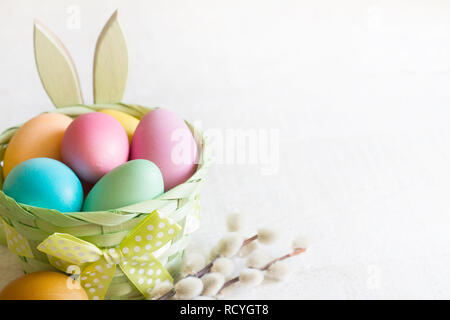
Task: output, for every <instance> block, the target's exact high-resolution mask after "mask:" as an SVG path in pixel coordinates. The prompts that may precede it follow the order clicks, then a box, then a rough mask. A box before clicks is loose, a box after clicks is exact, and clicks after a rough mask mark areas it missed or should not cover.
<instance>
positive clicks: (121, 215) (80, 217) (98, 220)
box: [0, 12, 210, 299]
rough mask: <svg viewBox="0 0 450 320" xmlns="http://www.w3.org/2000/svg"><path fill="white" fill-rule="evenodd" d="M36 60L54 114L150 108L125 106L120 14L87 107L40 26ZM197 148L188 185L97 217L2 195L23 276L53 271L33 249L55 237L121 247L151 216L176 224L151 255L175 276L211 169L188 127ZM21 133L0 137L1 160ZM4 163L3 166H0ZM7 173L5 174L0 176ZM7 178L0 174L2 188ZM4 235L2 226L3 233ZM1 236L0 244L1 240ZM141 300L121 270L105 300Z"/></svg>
mask: <svg viewBox="0 0 450 320" xmlns="http://www.w3.org/2000/svg"><path fill="white" fill-rule="evenodd" d="M34 46H35V57H36V63H37V67H38V72H39V76H40V78H41V80H42V83H43V85H44V88H45V90H46V92H47V94H48V95H49V97H50V99H51V100H52V102H53V104H54V105H55V106H56V108H55V109H54V110H52V111H49V112H51V113H61V114H65V115H67V116H70V117H72V118H76V117H77V116H79V115H82V114H85V113H89V112H95V111H99V110H101V109H116V110H119V111H122V112H125V113H127V114H129V115H131V116H134V117H136V118H138V119H141V118H142V117H143V116H144V115H145V114H146V113H147V112H149V111H151V110H153V109H151V108H146V107H143V106H139V105H132V104H124V103H121V102H118V101H122V97H123V93H124V90H125V87H126V77H127V71H128V64H127V63H128V56H127V48H126V44H125V40H124V37H123V34H122V31H121V28H120V26H119V24H118V21H117V12H115V13H114V14H113V15H112V17H111V18H110V19H109V21H108V22H107V23H106V25H105V27H104V29H103V30H102V33H101V34H100V36H99V39H98V41H97V46H96V52H95V59H94V100H95V104H94V105H92V106H89V105H85V104H84V102H83V98H82V95H81V90H80V85H79V79H78V75H77V72H76V68H75V66H74V64H73V61H72V59H71V58H70V55H69V54H68V52H67V50H66V49H65V47H64V46H63V45H62V43H61V42H60V41H59V40H58V39H57V38H56V36H55V35H54V34H53V33H51V32H50V31H49V30H48V29H47V28H45V27H44V26H43V25H42V24H40V23H38V22H36V24H35V32H34ZM186 124H187V125H188V127H189V128H190V130H191V132H192V134H193V136H194V138H195V140H196V143H197V145H198V150H199V165H198V168H197V171H196V172H195V173H194V175H193V176H192V177H191V178H189V179H188V180H187V181H186V182H184V183H182V184H180V185H178V186H176V187H175V188H173V189H171V190H169V191H167V192H165V193H164V194H162V195H161V196H160V197H158V198H157V199H153V200H148V201H144V202H140V203H135V204H133V205H130V206H126V207H123V208H120V209H115V210H109V211H99V212H70V213H61V212H59V211H57V210H50V209H43V208H37V207H32V206H28V205H23V204H20V203H17V202H16V201H14V199H12V198H10V197H8V196H7V195H5V194H4V193H3V192H2V191H0V216H1V217H3V219H4V220H5V221H6V222H7V223H8V224H10V225H11V226H12V227H13V228H14V229H15V230H16V231H17V232H18V233H19V234H20V235H22V236H23V237H24V238H26V239H27V240H28V243H29V245H30V246H31V251H32V254H33V256H34V258H25V257H22V256H21V257H19V258H20V260H21V262H22V266H23V270H24V271H25V272H26V273H30V272H35V271H42V270H55V269H54V268H53V267H52V266H51V265H50V264H49V261H48V258H47V255H46V254H44V253H43V252H41V251H39V250H37V249H36V246H37V245H38V244H39V243H40V242H42V241H43V240H44V239H46V238H47V237H48V236H50V235H52V234H53V233H55V232H57V233H67V234H71V235H73V236H76V237H78V238H80V239H82V240H85V241H88V242H90V243H92V244H94V245H96V246H97V247H98V248H100V249H105V248H114V247H117V246H118V245H119V244H120V243H121V242H122V240H123V239H124V238H125V237H126V236H127V235H128V234H129V233H130V231H131V230H132V229H133V228H134V227H136V226H137V225H138V224H139V223H140V222H141V221H142V220H143V219H144V218H145V217H147V216H148V215H149V214H150V213H152V212H153V211H154V210H158V211H159V212H160V213H161V214H162V215H164V216H167V217H169V218H171V219H173V220H174V221H175V222H177V223H178V224H179V226H180V227H181V229H182V230H181V232H179V233H178V234H177V235H176V237H175V238H174V239H173V240H172V241H171V242H170V243H169V244H168V245H166V246H164V247H163V248H161V249H160V250H158V251H157V252H155V253H154V256H155V257H156V258H157V259H158V260H159V261H160V262H161V263H162V264H163V265H164V267H165V268H166V269H167V270H168V271H169V272H170V273H171V275H172V276H173V277H175V276H176V275H177V273H178V270H179V266H180V263H181V260H182V257H183V253H184V250H185V248H186V245H187V244H188V241H189V238H190V235H191V233H192V232H193V231H195V230H196V229H197V228H198V225H199V218H200V215H199V214H200V211H199V210H200V207H199V201H200V190H201V187H202V185H203V181H204V179H205V176H206V173H207V169H208V166H209V164H210V161H209V156H208V149H207V142H206V141H205V138H204V136H203V134H202V133H201V132H200V131H199V130H197V129H196V128H194V127H193V126H192V125H191V124H190V123H189V122H187V121H186ZM19 128H20V125H19V126H16V127H12V128H9V129H7V130H6V131H4V132H3V133H2V134H1V135H0V161H2V160H3V157H4V154H5V150H6V147H7V145H8V142H9V141H10V139H11V138H12V136H13V135H14V133H15V132H16V131H17V130H18V129H19ZM1 165H3V162H1ZM0 172H2V170H0ZM2 186H3V175H2V174H1V173H0V187H2ZM0 230H1V228H0ZM1 233H2V232H1V231H0V241H2V240H4V234H1ZM142 298H143V296H142V295H141V293H140V292H139V291H138V290H137V289H136V287H135V286H134V285H133V284H132V283H131V282H130V281H129V279H128V278H127V277H126V276H125V274H124V273H123V272H122V271H121V270H120V268H117V269H116V273H115V276H114V278H113V280H112V282H111V284H110V286H109V288H108V292H107V293H106V295H105V299H142Z"/></svg>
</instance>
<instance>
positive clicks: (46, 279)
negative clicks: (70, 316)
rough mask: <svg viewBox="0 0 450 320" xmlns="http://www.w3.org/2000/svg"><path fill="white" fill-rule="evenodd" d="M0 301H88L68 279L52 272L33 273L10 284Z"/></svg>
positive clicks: (0, 296)
mask: <svg viewBox="0 0 450 320" xmlns="http://www.w3.org/2000/svg"><path fill="white" fill-rule="evenodd" d="M0 300H88V296H87V294H86V292H85V291H84V290H83V288H81V286H79V285H77V284H76V283H75V281H74V280H72V279H71V278H70V277H68V276H66V275H64V274H62V273H59V272H53V271H42V272H33V273H29V274H27V275H24V276H22V277H20V278H18V279H16V280H14V281H12V282H10V283H9V284H8V285H7V286H6V287H5V288H4V289H3V290H2V291H1V292H0Z"/></svg>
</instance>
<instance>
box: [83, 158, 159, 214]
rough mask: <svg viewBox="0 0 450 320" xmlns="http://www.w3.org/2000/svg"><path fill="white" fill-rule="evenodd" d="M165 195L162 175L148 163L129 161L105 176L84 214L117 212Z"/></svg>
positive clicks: (88, 199) (86, 201)
mask: <svg viewBox="0 0 450 320" xmlns="http://www.w3.org/2000/svg"><path fill="white" fill-rule="evenodd" d="M163 192H164V182H163V178H162V174H161V171H160V170H159V168H158V167H157V166H156V165H155V164H154V163H153V162H151V161H148V160H144V159H137V160H132V161H128V162H126V163H124V164H122V165H121V166H119V167H117V168H115V169H113V170H111V171H110V172H108V173H107V174H106V175H104V176H103V177H102V178H101V179H100V180H99V181H98V182H97V183H96V184H95V185H94V187H93V188H92V190H91V191H90V192H89V194H88V195H87V197H86V200H85V201H84V205H83V211H102V210H110V209H118V208H121V207H125V206H128V205H131V204H134V203H137V202H141V201H145V200H151V199H153V198H156V197H158V196H159V195H161V194H162V193H163Z"/></svg>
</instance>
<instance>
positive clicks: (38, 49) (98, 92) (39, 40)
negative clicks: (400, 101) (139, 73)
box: [34, 11, 128, 107]
mask: <svg viewBox="0 0 450 320" xmlns="http://www.w3.org/2000/svg"><path fill="white" fill-rule="evenodd" d="M117 16H118V12H117V11H115V12H114V13H113V15H112V16H111V18H110V19H109V20H108V22H107V23H106V25H105V26H104V27H103V30H102V32H101V33H100V36H99V38H98V40H97V46H96V49H95V57H94V102H95V103H96V104H108V103H119V102H121V101H122V98H123V94H124V92H125V87H126V82H127V75H128V51H127V45H126V42H125V37H124V35H123V32H122V29H121V28H120V25H119V22H118V20H117ZM34 54H35V58H36V65H37V68H38V72H39V77H40V78H41V81H42V84H43V85H44V88H45V91H46V92H47V94H48V96H49V97H50V99H51V100H52V102H53V104H54V105H55V106H56V107H65V106H74V105H80V104H83V97H82V95H81V89H80V81H79V78H78V74H77V71H76V68H75V64H74V63H73V60H72V58H71V56H70V54H69V52H68V51H67V49H66V48H65V47H64V45H63V44H62V42H61V41H60V40H59V39H58V38H57V37H56V36H55V35H54V34H53V33H52V32H51V31H50V30H49V29H48V28H46V27H45V26H43V25H42V24H41V23H40V22H37V21H36V22H35V24H34Z"/></svg>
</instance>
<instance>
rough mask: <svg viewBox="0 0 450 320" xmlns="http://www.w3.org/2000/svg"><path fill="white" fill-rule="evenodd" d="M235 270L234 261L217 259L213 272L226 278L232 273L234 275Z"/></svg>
mask: <svg viewBox="0 0 450 320" xmlns="http://www.w3.org/2000/svg"><path fill="white" fill-rule="evenodd" d="M234 268H235V265H234V261H233V260H231V259H229V258H223V257H222V258H217V259H216V260H215V261H214V263H213V265H212V267H211V271H212V272H218V273H221V274H223V275H224V277H228V276H229V275H230V274H231V273H233V271H234Z"/></svg>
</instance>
